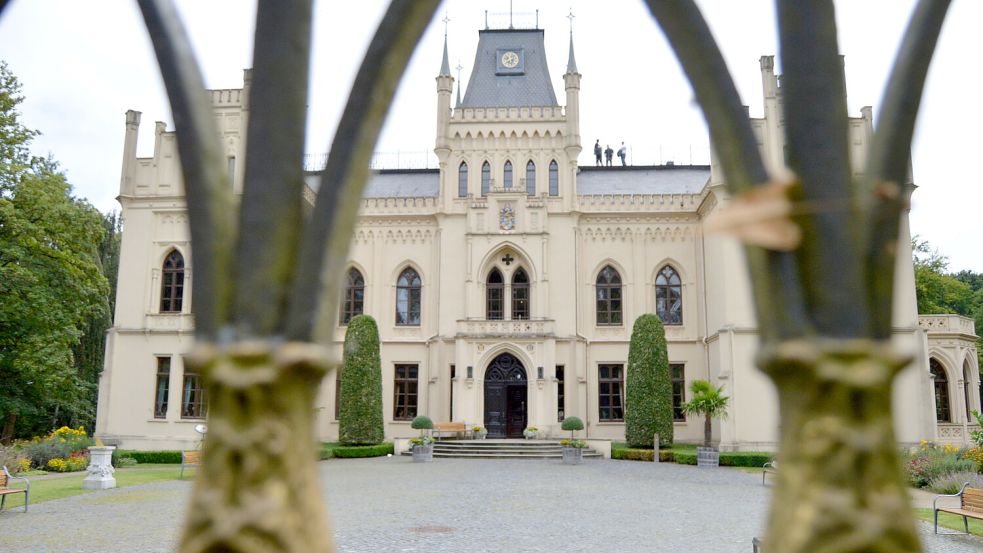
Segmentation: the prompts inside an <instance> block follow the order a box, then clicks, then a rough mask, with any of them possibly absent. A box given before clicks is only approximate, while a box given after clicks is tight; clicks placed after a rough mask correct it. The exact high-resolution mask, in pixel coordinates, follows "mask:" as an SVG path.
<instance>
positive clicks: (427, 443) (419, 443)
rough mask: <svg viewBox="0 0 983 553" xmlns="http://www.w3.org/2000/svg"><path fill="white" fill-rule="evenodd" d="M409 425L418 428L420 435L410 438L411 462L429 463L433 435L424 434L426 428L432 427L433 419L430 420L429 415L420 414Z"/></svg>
mask: <svg viewBox="0 0 983 553" xmlns="http://www.w3.org/2000/svg"><path fill="white" fill-rule="evenodd" d="M410 427H411V428H416V429H419V430H420V437H419V438H413V439H412V440H410V443H411V444H413V462H414V463H429V462H430V461H433V437H432V436H430V435H428V434H426V431H427V430H432V429H433V421H432V420H430V417H426V416H423V415H420V416H418V417H414V419H413V422H411V423H410Z"/></svg>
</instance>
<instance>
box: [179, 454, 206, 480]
mask: <svg viewBox="0 0 983 553" xmlns="http://www.w3.org/2000/svg"><path fill="white" fill-rule="evenodd" d="M198 466H201V451H182V452H181V475H180V476H179V477H178V478H179V479H180V478H184V467H198Z"/></svg>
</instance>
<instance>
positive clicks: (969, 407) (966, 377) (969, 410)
mask: <svg viewBox="0 0 983 553" xmlns="http://www.w3.org/2000/svg"><path fill="white" fill-rule="evenodd" d="M970 375H971V373H970V372H969V361H967V362H966V363H964V364H963V399H964V400H965V401H966V420H967V421H969V422H971V423H972V422H976V421H975V420H974V417H973V404H972V403H970V398H971V397H973V396H971V395H969V388H970V386H972V385H973V379H972V378H971V377H970Z"/></svg>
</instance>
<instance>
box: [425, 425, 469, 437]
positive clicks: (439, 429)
mask: <svg viewBox="0 0 983 553" xmlns="http://www.w3.org/2000/svg"><path fill="white" fill-rule="evenodd" d="M433 432H434V437H435V438H439V437H440V436H441V435H443V434H445V433H448V432H450V433H454V434H459V435H460V436H461V437H462V438H463V437H466V436H467V432H468V425H466V424H464V423H463V422H435V423H434V424H433Z"/></svg>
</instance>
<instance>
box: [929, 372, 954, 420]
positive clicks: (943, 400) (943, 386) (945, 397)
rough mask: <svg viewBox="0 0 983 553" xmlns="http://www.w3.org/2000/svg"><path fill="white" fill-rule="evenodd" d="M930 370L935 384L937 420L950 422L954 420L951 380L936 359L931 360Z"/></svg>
mask: <svg viewBox="0 0 983 553" xmlns="http://www.w3.org/2000/svg"><path fill="white" fill-rule="evenodd" d="M928 370H929V372H930V373H931V375H932V380H933V381H934V383H935V420H936V421H938V422H949V421H951V420H952V418H951V417H950V415H949V379H948V378H946V375H945V369H944V368H942V364H941V363H939V362H938V361H936V360H935V359H929V360H928Z"/></svg>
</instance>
